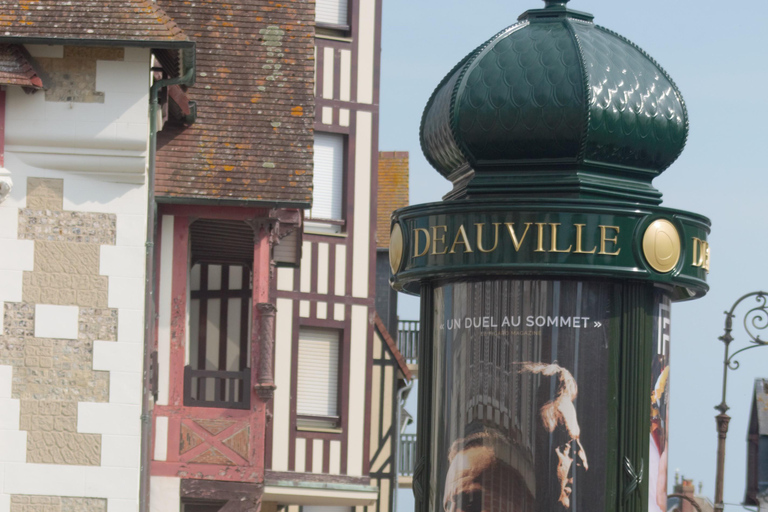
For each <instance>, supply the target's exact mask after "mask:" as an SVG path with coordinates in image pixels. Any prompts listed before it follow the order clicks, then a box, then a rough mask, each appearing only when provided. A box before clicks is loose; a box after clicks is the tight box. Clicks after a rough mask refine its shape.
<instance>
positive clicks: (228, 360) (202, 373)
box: [184, 219, 254, 409]
mask: <svg viewBox="0 0 768 512" xmlns="http://www.w3.org/2000/svg"><path fill="white" fill-rule="evenodd" d="M190 239H191V256H192V262H191V264H192V267H191V269H190V273H189V285H190V286H189V289H190V292H189V294H190V296H189V299H190V300H189V352H188V354H187V365H186V366H185V368H184V405H186V406H194V407H222V408H232V409H248V408H249V407H250V391H251V370H250V349H251V343H250V333H251V321H252V319H251V309H252V293H253V292H252V287H251V285H252V282H253V276H252V272H251V267H252V265H253V244H254V237H253V228H251V227H250V226H248V225H247V224H245V223H244V222H241V221H226V220H208V219H199V220H196V221H195V222H193V223H192V224H191V225H190Z"/></svg>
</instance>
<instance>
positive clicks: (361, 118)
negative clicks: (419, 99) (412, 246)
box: [352, 111, 373, 298]
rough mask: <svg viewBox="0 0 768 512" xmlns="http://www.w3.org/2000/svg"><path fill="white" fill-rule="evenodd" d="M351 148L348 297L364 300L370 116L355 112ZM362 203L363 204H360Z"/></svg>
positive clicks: (367, 257)
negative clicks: (351, 239)
mask: <svg viewBox="0 0 768 512" xmlns="http://www.w3.org/2000/svg"><path fill="white" fill-rule="evenodd" d="M355 140H356V146H355V198H357V200H356V201H355V207H354V215H355V226H354V235H355V237H354V244H353V247H352V254H353V256H352V296H353V297H360V298H364V297H368V281H369V275H368V268H369V262H370V258H371V243H370V242H371V203H370V201H369V200H367V199H368V198H370V197H371V157H372V156H373V155H372V154H371V151H372V144H373V116H372V114H371V113H370V112H363V111H358V112H357V134H356V138H355ZM364 199H365V200H364Z"/></svg>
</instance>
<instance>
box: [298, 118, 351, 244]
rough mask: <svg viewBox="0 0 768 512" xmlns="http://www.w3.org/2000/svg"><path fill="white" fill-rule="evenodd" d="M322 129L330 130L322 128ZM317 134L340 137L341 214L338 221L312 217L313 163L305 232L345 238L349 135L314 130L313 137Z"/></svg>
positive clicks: (340, 132) (314, 188) (313, 145)
mask: <svg viewBox="0 0 768 512" xmlns="http://www.w3.org/2000/svg"><path fill="white" fill-rule="evenodd" d="M323 128H330V127H326V126H323ZM318 134H323V135H329V136H333V137H340V138H341V141H342V144H341V159H342V161H341V185H340V186H341V191H340V196H339V203H340V207H341V214H340V218H339V219H333V218H330V219H327V218H322V217H317V218H315V217H312V210H313V209H314V194H315V192H316V190H317V188H316V184H315V176H316V174H315V169H316V168H315V166H314V161H313V173H312V195H313V205H312V208H310V209H308V210H307V214H306V216H305V219H304V227H305V232H307V233H310V234H313V235H330V236H345V235H346V233H347V228H348V225H347V224H348V223H347V218H348V211H347V197H348V191H347V186H348V176H349V160H350V155H349V149H350V144H349V134H348V133H347V132H342V131H335V130H327V129H318V128H317V127H316V128H315V136H317V135H318ZM312 147H313V150H314V148H315V142H314V140H313V143H312Z"/></svg>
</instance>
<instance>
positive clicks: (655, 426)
mask: <svg viewBox="0 0 768 512" xmlns="http://www.w3.org/2000/svg"><path fill="white" fill-rule="evenodd" d="M655 330H656V350H655V354H654V358H653V362H652V364H651V372H652V380H651V385H652V388H651V432H650V436H651V439H650V452H651V453H650V456H649V458H648V465H649V472H650V474H649V478H648V510H649V511H650V512H664V511H665V510H666V506H667V457H668V454H669V445H668V439H669V340H670V337H669V333H670V304H669V299H668V298H667V297H666V296H662V297H660V300H659V306H658V310H657V318H656V327H655Z"/></svg>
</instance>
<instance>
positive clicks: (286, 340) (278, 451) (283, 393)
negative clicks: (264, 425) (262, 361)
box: [272, 299, 293, 471]
mask: <svg viewBox="0 0 768 512" xmlns="http://www.w3.org/2000/svg"><path fill="white" fill-rule="evenodd" d="M275 324H276V335H275V385H276V386H277V389H276V390H275V396H274V398H273V402H272V403H273V404H274V411H273V414H274V416H273V417H272V421H273V423H272V470H273V471H288V443H289V439H290V435H289V433H290V424H291V351H292V346H291V345H292V342H293V301H292V300H290V299H277V314H276V315H275Z"/></svg>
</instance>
